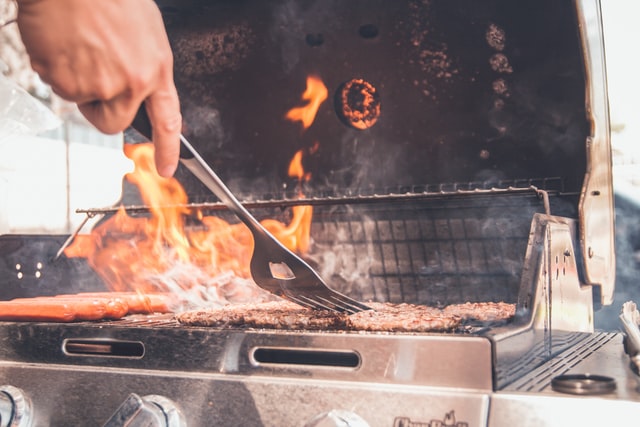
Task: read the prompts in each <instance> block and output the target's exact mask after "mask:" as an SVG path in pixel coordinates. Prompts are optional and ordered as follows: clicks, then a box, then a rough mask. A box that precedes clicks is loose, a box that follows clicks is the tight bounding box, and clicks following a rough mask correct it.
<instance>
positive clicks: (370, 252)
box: [311, 197, 541, 305]
mask: <svg viewBox="0 0 640 427" xmlns="http://www.w3.org/2000/svg"><path fill="white" fill-rule="evenodd" d="M460 202H461V201H460V200H455V202H454V203H451V202H446V201H441V202H439V203H437V204H433V203H427V202H411V203H396V204H394V205H393V206H386V207H372V206H349V207H340V208H338V207H334V208H333V209H330V210H322V211H321V210H319V209H316V211H315V212H314V222H313V224H312V233H311V234H312V236H313V239H314V252H313V253H312V258H313V259H314V260H315V262H316V264H317V266H318V268H319V270H320V274H321V275H322V276H323V277H325V278H327V280H328V281H329V283H330V284H331V286H333V287H335V288H337V289H338V290H340V291H342V292H345V293H348V294H350V295H353V296H355V297H357V298H359V299H361V300H364V301H367V300H374V301H389V302H396V303H397V302H413V303H419V304H429V305H446V304H452V303H460V302H466V301H492V300H493V301H506V302H515V301H516V299H517V294H518V290H519V283H520V275H521V270H522V266H523V259H524V254H525V250H526V245H527V241H528V236H529V228H530V223H531V218H532V216H533V213H534V212H536V211H540V210H541V206H540V202H539V201H538V200H537V199H536V198H535V197H533V198H523V197H515V198H509V197H507V198H502V197H492V198H491V200H486V199H485V200H470V199H468V198H467V200H464V201H463V203H460Z"/></svg>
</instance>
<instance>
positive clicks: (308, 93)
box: [285, 76, 329, 129]
mask: <svg viewBox="0 0 640 427" xmlns="http://www.w3.org/2000/svg"><path fill="white" fill-rule="evenodd" d="M328 93H329V92H328V91H327V87H326V86H325V85H324V83H322V80H320V79H319V78H318V77H314V76H309V77H307V89H306V90H305V91H304V93H303V94H302V99H303V100H304V101H308V103H307V105H305V106H303V107H296V108H292V109H291V110H289V112H287V114H286V116H285V117H286V118H287V119H289V120H291V121H292V122H295V121H300V122H302V127H303V128H304V129H308V128H309V126H311V124H312V123H313V121H314V120H315V118H316V114H317V113H318V109H319V108H320V104H322V103H323V102H324V101H325V100H326V99H327V96H328Z"/></svg>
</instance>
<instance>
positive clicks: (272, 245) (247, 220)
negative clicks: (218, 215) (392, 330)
mask: <svg viewBox="0 0 640 427" xmlns="http://www.w3.org/2000/svg"><path fill="white" fill-rule="evenodd" d="M131 127H132V128H133V129H134V130H136V131H137V132H139V133H140V134H142V135H143V136H144V137H146V138H149V139H151V122H150V121H149V117H148V116H147V113H146V110H145V107H144V105H143V106H141V107H140V109H139V110H138V113H137V115H136V117H135V119H134V121H133V123H132V124H131ZM180 163H182V164H183V165H184V166H185V167H186V168H187V169H189V171H191V173H193V174H194V175H195V176H196V177H197V178H198V179H199V180H200V181H201V182H202V183H203V184H204V185H205V186H206V187H207V188H209V190H211V191H212V192H213V193H214V194H215V195H216V196H217V197H218V198H219V199H220V201H222V202H223V203H224V204H225V205H226V206H227V207H228V208H229V209H230V210H231V211H232V212H233V213H234V214H236V216H237V217H238V218H239V219H240V220H241V221H242V222H243V223H244V224H245V225H246V226H247V227H248V228H249V230H250V231H251V234H252V235H253V241H254V247H253V255H252V256H251V264H250V269H251V276H252V277H253V280H254V281H255V282H256V284H257V285H258V286H260V287H261V288H263V289H265V290H267V291H269V292H271V293H273V294H275V295H278V296H280V297H282V298H285V299H288V300H290V301H293V302H295V303H297V304H300V305H302V306H304V307H308V308H312V309H315V310H330V311H335V312H344V313H357V312H360V311H362V310H369V309H370V308H369V307H367V306H366V305H364V304H362V303H360V302H358V301H356V300H354V299H352V298H349V297H348V296H346V295H343V294H341V293H339V292H336V291H334V290H332V289H331V288H329V287H328V286H327V285H326V284H325V283H324V281H323V280H322V278H320V276H319V275H318V274H317V273H316V272H315V271H314V270H313V268H311V266H309V265H308V264H307V263H306V262H305V261H303V260H302V259H301V258H300V257H298V256H297V255H296V254H294V253H293V252H291V251H290V250H289V249H287V248H286V247H284V246H283V245H282V244H281V243H280V242H279V241H278V240H277V239H276V238H275V237H274V236H273V235H272V234H271V233H269V232H268V231H267V230H266V229H265V228H264V227H263V226H262V225H261V224H260V222H258V220H257V219H256V218H254V217H253V215H251V214H250V213H249V211H247V210H246V209H245V207H244V206H242V204H240V202H239V201H238V199H236V197H235V196H234V195H233V193H231V191H230V190H229V189H228V188H227V186H226V185H225V184H224V183H223V182H222V180H221V179H220V178H218V176H217V175H216V173H215V172H214V171H213V170H212V169H211V168H210V167H209V165H208V164H207V163H206V162H205V161H204V160H203V159H202V157H200V155H199V154H198V152H197V151H196V150H195V149H194V148H193V146H192V145H191V144H190V143H189V141H187V139H186V138H185V137H184V136H183V135H182V134H181V135H180Z"/></svg>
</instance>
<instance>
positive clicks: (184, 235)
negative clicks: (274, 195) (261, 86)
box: [64, 77, 327, 305]
mask: <svg viewBox="0 0 640 427" xmlns="http://www.w3.org/2000/svg"><path fill="white" fill-rule="evenodd" d="M326 97H327V90H326V87H325V86H324V84H323V83H322V82H321V81H320V80H319V79H316V78H313V77H309V79H308V81H307V91H306V92H305V93H304V94H303V99H306V100H309V101H310V102H309V105H307V106H305V107H301V108H294V109H292V110H291V111H290V112H289V113H288V114H287V117H288V118H291V119H292V120H301V121H302V122H303V125H304V126H305V128H306V127H308V126H310V125H311V122H312V121H313V119H314V117H315V114H316V112H317V110H318V107H319V105H320V104H321V103H322V102H323V101H324V100H325V99H326ZM294 117H299V118H294ZM317 149H318V143H315V144H314V146H313V147H312V148H311V149H310V150H309V152H310V153H311V152H313V151H314V150H317ZM124 153H125V155H126V156H127V157H128V158H130V159H131V160H133V162H134V165H135V168H134V171H133V172H132V173H130V174H127V175H126V176H125V179H126V180H127V181H129V182H131V183H132V184H134V185H136V186H137V188H138V189H139V191H140V197H141V198H142V201H143V202H144V204H145V205H146V206H148V207H149V214H148V215H144V216H132V215H129V213H127V211H126V210H125V209H124V207H120V208H119V209H118V210H117V212H116V213H115V214H114V215H112V216H111V217H109V218H107V219H105V220H103V221H102V222H101V223H99V224H98V225H97V226H96V227H95V228H94V229H93V230H92V231H91V233H90V234H79V235H77V236H76V238H75V239H74V241H73V243H72V244H71V245H70V246H69V247H67V248H66V249H65V251H64V253H65V255H66V256H67V257H70V258H72V257H83V258H86V259H87V262H88V264H89V265H90V266H91V267H92V268H93V269H94V271H95V272H96V273H97V274H98V275H99V276H100V277H101V278H102V279H103V280H104V281H105V283H106V285H107V286H108V287H109V288H110V289H111V290H113V291H118V292H127V291H136V292H140V293H147V292H173V293H175V294H176V296H177V297H178V298H180V299H181V300H184V301H188V302H190V303H192V305H193V304H195V305H204V304H206V305H212V304H218V305H223V304H226V303H229V302H248V301H253V302H256V301H264V300H268V299H272V298H274V297H273V296H272V295H271V294H269V293H267V292H266V291H264V290H262V289H260V288H258V287H257V286H256V285H255V284H254V283H253V281H252V280H250V277H251V273H250V270H249V263H250V260H251V255H252V252H253V239H252V236H251V233H250V232H249V230H248V229H247V228H246V227H245V225H244V224H242V223H235V224H229V223H227V222H226V221H224V220H223V219H221V218H219V217H215V216H205V215H203V213H202V212H201V211H199V210H194V209H191V208H189V206H188V197H187V194H186V192H185V190H184V188H183V187H182V186H181V185H180V183H179V182H178V181H177V180H176V179H175V178H162V177H160V176H159V175H158V174H157V173H156V169H155V164H154V160H153V145H152V144H150V143H148V144H124ZM303 155H304V151H303V150H300V151H298V152H297V153H295V155H294V156H293V159H292V160H291V163H290V165H289V176H291V177H292V178H297V179H298V181H299V182H301V183H302V182H304V181H308V180H309V179H310V178H311V174H309V173H306V172H305V171H304V168H303V165H302V159H303ZM299 197H301V198H303V197H304V195H303V194H302V191H301V190H300V192H299ZM312 216H313V208H312V207H311V206H294V207H293V208H292V217H291V221H290V223H289V224H288V225H287V224H284V223H282V222H280V221H277V220H275V219H267V220H263V221H262V224H263V226H264V227H265V228H266V229H267V230H269V231H270V232H271V233H272V234H273V235H274V236H275V237H276V238H277V239H278V240H279V241H280V242H281V243H282V244H283V245H284V246H286V247H287V248H288V249H290V250H292V251H294V252H298V253H300V254H304V253H306V252H307V251H308V250H309V246H310V232H311V219H312ZM187 219H191V220H192V221H189V224H190V223H193V222H195V223H196V224H197V225H196V226H193V225H189V224H188V221H187Z"/></svg>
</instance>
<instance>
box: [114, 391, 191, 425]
mask: <svg viewBox="0 0 640 427" xmlns="http://www.w3.org/2000/svg"><path fill="white" fill-rule="evenodd" d="M125 426H126V427H186V426H187V422H186V420H185V418H184V415H183V414H182V412H181V411H180V409H179V408H178V407H177V406H176V405H175V403H173V401H172V400H170V399H167V398H166V397H163V396H159V395H155V394H152V395H148V396H144V397H140V396H138V395H137V394H135V393H131V394H130V395H129V397H127V398H126V399H125V401H124V402H122V404H121V405H120V406H119V407H118V409H117V410H116V412H115V413H114V414H113V415H112V416H111V418H109V420H108V421H107V422H106V423H104V425H103V427H125Z"/></svg>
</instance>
